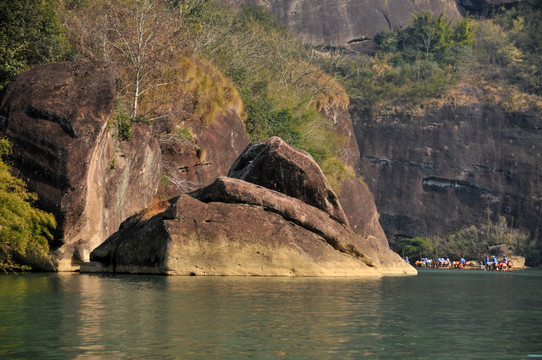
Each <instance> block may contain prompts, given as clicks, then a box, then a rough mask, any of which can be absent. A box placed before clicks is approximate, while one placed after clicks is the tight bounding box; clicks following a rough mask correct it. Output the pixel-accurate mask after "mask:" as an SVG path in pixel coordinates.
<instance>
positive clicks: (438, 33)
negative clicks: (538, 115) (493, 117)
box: [325, 2, 542, 112]
mask: <svg viewBox="0 0 542 360" xmlns="http://www.w3.org/2000/svg"><path fill="white" fill-rule="evenodd" d="M541 14H542V9H541V7H540V5H536V4H535V3H534V2H524V3H522V4H521V6H519V7H516V8H513V9H512V10H509V11H503V12H499V13H497V14H495V16H494V17H493V18H490V19H482V18H480V19H475V18H469V17H467V18H465V19H462V20H459V21H457V22H456V23H455V24H454V23H453V22H452V19H447V18H446V17H445V16H444V15H443V14H440V15H439V16H434V15H433V14H431V13H430V12H423V13H421V14H417V15H414V16H413V18H412V23H411V24H410V25H409V26H407V27H406V28H403V29H398V30H396V31H394V32H387V31H384V32H382V33H380V34H379V36H378V37H377V39H376V42H377V45H378V48H377V51H376V53H375V54H374V55H373V56H367V55H354V56H344V55H341V54H340V53H339V54H335V55H334V56H331V57H329V58H328V59H327V60H326V61H325V63H327V64H326V66H325V67H326V69H328V71H330V72H333V73H335V74H336V75H337V76H339V77H340V78H341V82H342V84H344V86H345V87H346V89H347V92H348V94H349V95H350V97H351V98H352V99H353V101H354V102H355V105H356V106H357V107H358V108H359V109H360V110H362V111H368V112H377V111H379V112H382V111H392V110H393V109H394V108H397V107H401V108H402V110H413V109H415V108H417V107H420V106H427V105H430V104H431V103H436V104H438V103H439V100H438V99H439V98H446V97H447V96H450V95H451V94H454V91H451V90H453V89H454V87H455V86H456V85H457V84H458V83H459V84H464V83H467V84H470V85H474V86H478V87H480V88H481V89H483V92H484V93H485V96H484V98H483V99H482V100H486V101H490V102H494V103H496V104H499V105H501V106H503V107H504V108H505V109H507V110H527V109H541V108H542V101H541V100H540V95H541V93H540V91H541V90H540V89H541V87H540V84H541V79H542V74H541V69H542V64H541V63H540V61H541V60H540V59H541V58H542V56H541V55H542V54H541V52H542V48H541V46H540V44H541V43H542V41H541V39H540V34H541V33H542V31H541V30H542V21H541V20H540V19H541V18H542V17H541ZM330 59H331V60H330ZM337 59H339V60H337ZM441 102H442V101H440V103H441Z"/></svg>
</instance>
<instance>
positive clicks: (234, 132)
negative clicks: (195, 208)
mask: <svg viewBox="0 0 542 360" xmlns="http://www.w3.org/2000/svg"><path fill="white" fill-rule="evenodd" d="M187 126H189V127H190V129H191V131H192V132H193V136H194V139H193V140H191V141H186V140H183V139H181V138H179V137H178V136H177V134H162V133H160V129H156V128H159V127H158V126H155V136H156V138H157V139H158V142H159V144H160V149H161V152H162V164H163V167H164V176H165V177H164V179H167V183H168V186H167V187H163V188H162V189H161V191H162V193H161V196H162V197H164V198H170V197H173V196H177V195H178V194H179V193H188V192H192V191H194V190H199V189H201V188H203V187H205V186H207V185H209V184H210V183H212V182H213V181H214V180H215V179H216V178H217V177H218V176H224V175H226V174H227V173H228V170H229V169H230V166H231V165H232V163H233V162H234V161H235V159H237V157H238V156H239V154H241V152H243V150H244V149H245V148H246V147H247V145H248V144H249V139H248V135H247V133H246V130H245V126H244V124H243V121H242V119H241V116H240V114H239V113H237V112H236V111H234V110H233V109H230V110H226V111H225V112H224V113H223V114H220V115H218V116H217V118H216V119H215V121H214V122H213V123H211V124H207V125H203V124H201V121H199V122H198V121H187Z"/></svg>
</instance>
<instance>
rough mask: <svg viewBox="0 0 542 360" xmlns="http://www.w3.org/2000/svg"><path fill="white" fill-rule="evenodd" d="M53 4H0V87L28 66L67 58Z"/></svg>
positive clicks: (51, 0) (26, 0)
mask: <svg viewBox="0 0 542 360" xmlns="http://www.w3.org/2000/svg"><path fill="white" fill-rule="evenodd" d="M57 7H58V1H56V0H45V1H33V0H10V1H2V2H1V3H0V19H2V23H1V25H0V90H2V88H3V87H4V86H6V84H7V83H8V82H9V81H10V80H11V79H12V78H13V77H15V76H16V75H17V74H19V73H21V72H22V71H25V70H28V69H29V68H31V67H32V66H35V65H40V64H45V63H49V62H55V61H62V60H66V59H68V58H69V57H70V53H71V52H70V47H69V44H68V41H67V40H66V37H65V36H64V29H63V27H62V25H61V23H60V21H59V17H58V14H57V11H56V9H57Z"/></svg>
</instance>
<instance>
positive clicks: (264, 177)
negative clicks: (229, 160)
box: [228, 137, 348, 224]
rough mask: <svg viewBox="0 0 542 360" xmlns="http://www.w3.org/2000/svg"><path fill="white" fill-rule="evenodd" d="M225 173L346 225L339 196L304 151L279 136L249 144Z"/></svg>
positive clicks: (346, 221)
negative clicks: (305, 205)
mask: <svg viewBox="0 0 542 360" xmlns="http://www.w3.org/2000/svg"><path fill="white" fill-rule="evenodd" d="M228 176H229V177H232V178H236V179H241V180H245V181H248V182H251V183H253V184H257V185H261V186H263V187H266V188H268V189H271V190H275V191H278V192H281V193H283V194H286V195H288V196H291V197H293V198H296V199H299V200H301V201H303V202H305V203H307V204H309V205H312V206H314V207H317V208H319V209H321V210H323V211H325V212H327V213H328V214H329V215H330V216H331V217H332V218H333V219H335V220H337V221H339V222H341V223H343V224H348V220H347V218H346V215H345V214H344V211H343V209H342V207H341V204H340V203H339V199H338V198H337V195H336V194H335V193H334V192H333V190H331V187H330V186H329V184H328V182H327V180H326V177H325V176H324V174H323V173H322V170H321V169H320V167H319V166H318V164H316V162H315V161H314V159H313V158H312V157H311V156H310V155H309V154H308V153H306V152H305V151H303V150H299V149H296V148H294V147H292V146H290V145H288V144H287V143H286V142H284V141H283V140H282V139H281V138H279V137H272V138H269V139H267V140H266V141H264V142H261V143H253V144H250V145H249V146H248V147H247V148H246V149H245V151H244V152H243V153H242V154H241V155H240V156H239V158H237V160H235V162H234V163H233V165H232V167H231V169H230V171H229V173H228Z"/></svg>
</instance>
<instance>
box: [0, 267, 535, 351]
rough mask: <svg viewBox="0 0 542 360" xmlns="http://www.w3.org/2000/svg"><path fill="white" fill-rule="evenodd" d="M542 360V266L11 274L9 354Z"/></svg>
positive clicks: (0, 327) (4, 347)
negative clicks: (320, 274) (374, 272)
mask: <svg viewBox="0 0 542 360" xmlns="http://www.w3.org/2000/svg"><path fill="white" fill-rule="evenodd" d="M12 358H16V359H365V358H367V359H534V358H542V270H524V271H518V272H513V273H498V272H483V271H462V270H455V271H453V270H426V271H422V272H420V274H419V275H418V276H415V277H399V278H384V279H380V280H362V279H346V278H339V279H336V278H258V277H256V278H254V277H165V276H129V275H116V276H113V275H107V276H106V275H84V274H22V275H9V276H0V359H12Z"/></svg>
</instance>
